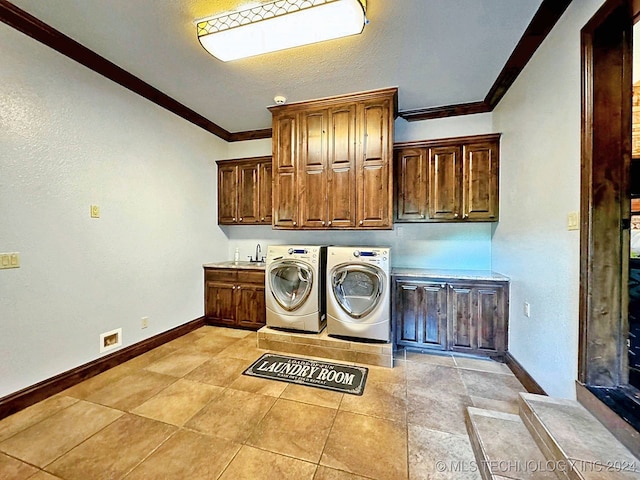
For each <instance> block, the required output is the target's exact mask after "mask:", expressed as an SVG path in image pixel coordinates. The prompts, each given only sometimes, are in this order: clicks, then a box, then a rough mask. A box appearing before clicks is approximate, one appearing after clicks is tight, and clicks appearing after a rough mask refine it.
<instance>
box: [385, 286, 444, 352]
mask: <svg viewBox="0 0 640 480" xmlns="http://www.w3.org/2000/svg"><path fill="white" fill-rule="evenodd" d="M394 316H395V318H396V343H398V344H399V345H408V346H415V347H428V348H437V349H439V350H444V349H446V348H447V288H446V284H442V283H439V282H413V281H404V280H403V281H398V282H397V283H396V309H395V314H394Z"/></svg>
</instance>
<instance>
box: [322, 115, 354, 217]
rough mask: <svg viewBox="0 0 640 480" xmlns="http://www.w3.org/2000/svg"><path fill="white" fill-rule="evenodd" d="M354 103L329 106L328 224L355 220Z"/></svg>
mask: <svg viewBox="0 0 640 480" xmlns="http://www.w3.org/2000/svg"><path fill="white" fill-rule="evenodd" d="M355 163H356V107H355V105H345V106H344V107H335V108H331V109H330V110H329V151H328V168H327V210H328V211H327V219H328V220H327V226H328V227H334V228H351V227H354V226H355V224H356V197H357V195H356V168H355Z"/></svg>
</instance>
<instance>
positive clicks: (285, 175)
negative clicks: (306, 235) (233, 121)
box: [273, 113, 298, 228]
mask: <svg viewBox="0 0 640 480" xmlns="http://www.w3.org/2000/svg"><path fill="white" fill-rule="evenodd" d="M297 158H298V117H297V115H296V114H295V113H290V114H287V113H282V114H279V115H274V117H273V226H274V227H282V228H292V227H297V226H298V184H297V180H296V178H297V177H296V168H297Z"/></svg>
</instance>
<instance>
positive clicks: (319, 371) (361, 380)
mask: <svg viewBox="0 0 640 480" xmlns="http://www.w3.org/2000/svg"><path fill="white" fill-rule="evenodd" d="M368 373H369V369H368V368H367V367H359V366H357V365H341V364H338V363H330V362H321V361H316V360H308V359H306V358H296V357H288V356H285V355H274V354H271V353H265V354H264V355H262V356H261V357H260V358H259V359H258V360H256V361H255V362H253V364H251V366H250V367H249V368H247V369H246V370H245V371H244V372H243V374H244V375H249V376H252V377H259V378H267V379H269V380H278V381H280V382H288V383H297V384H299V385H307V386H309V387H316V388H324V389H325V390H333V391H336V392H341V393H349V394H351V395H362V394H363V393H364V385H365V382H366V381H367V374H368Z"/></svg>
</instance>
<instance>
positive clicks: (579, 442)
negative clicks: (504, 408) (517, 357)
mask: <svg viewBox="0 0 640 480" xmlns="http://www.w3.org/2000/svg"><path fill="white" fill-rule="evenodd" d="M519 403H520V404H519V407H520V417H521V419H522V421H523V422H524V425H525V426H526V427H527V429H528V430H529V432H530V434H531V436H532V438H533V439H534V440H535V442H536V444H537V445H538V447H539V448H540V450H541V451H542V453H543V455H544V456H545V457H546V459H547V460H549V461H551V462H552V463H555V464H557V465H559V466H560V465H561V466H564V467H566V468H563V469H564V470H565V472H563V476H561V477H560V478H567V479H571V480H582V479H588V480H590V479H603V478H606V479H612V480H616V479H640V460H639V459H637V458H636V457H634V455H633V454H632V453H631V452H630V451H629V450H628V449H627V448H626V447H625V446H624V445H623V444H622V443H620V442H619V441H618V440H617V439H616V438H615V437H614V436H613V434H612V433H611V432H609V430H607V428H606V427H605V426H604V425H603V424H602V423H600V422H599V421H598V420H597V419H596V417H594V416H593V415H592V414H591V413H590V412H589V411H588V410H587V409H586V408H584V407H583V406H582V405H581V404H580V403H578V402H577V401H574V400H567V399H560V398H552V397H546V396H543V395H534V394H531V393H521V394H520V399H519Z"/></svg>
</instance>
